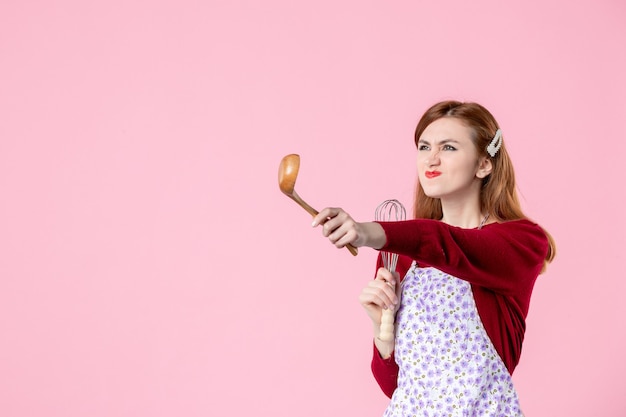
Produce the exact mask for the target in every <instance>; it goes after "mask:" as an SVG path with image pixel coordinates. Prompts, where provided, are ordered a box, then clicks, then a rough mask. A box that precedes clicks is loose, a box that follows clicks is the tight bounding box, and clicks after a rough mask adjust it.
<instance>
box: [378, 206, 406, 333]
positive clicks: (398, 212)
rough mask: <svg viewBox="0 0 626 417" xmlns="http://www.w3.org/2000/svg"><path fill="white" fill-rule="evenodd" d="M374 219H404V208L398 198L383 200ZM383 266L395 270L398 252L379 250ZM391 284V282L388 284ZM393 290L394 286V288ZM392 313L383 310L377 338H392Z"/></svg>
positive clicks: (391, 270) (388, 310)
mask: <svg viewBox="0 0 626 417" xmlns="http://www.w3.org/2000/svg"><path fill="white" fill-rule="evenodd" d="M374 219H375V220H377V221H383V222H387V221H399V220H406V210H405V208H404V206H403V205H402V203H400V202H399V201H398V200H385V201H383V202H382V203H380V204H379V205H378V207H376V213H375V214H374ZM380 255H381V257H382V260H383V266H384V267H385V269H387V270H388V271H390V272H395V271H396V265H397V263H398V254H397V253H391V252H386V251H381V252H380ZM389 285H391V284H389ZM394 290H395V288H394ZM394 327H395V326H394V313H393V311H391V310H390V309H385V310H383V314H382V317H381V323H380V334H379V336H378V338H379V339H380V340H382V341H385V342H390V341H392V340H393V333H394Z"/></svg>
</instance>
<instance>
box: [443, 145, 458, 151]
mask: <svg viewBox="0 0 626 417" xmlns="http://www.w3.org/2000/svg"><path fill="white" fill-rule="evenodd" d="M443 150H444V151H456V148H455V147H454V146H452V145H444V147H443Z"/></svg>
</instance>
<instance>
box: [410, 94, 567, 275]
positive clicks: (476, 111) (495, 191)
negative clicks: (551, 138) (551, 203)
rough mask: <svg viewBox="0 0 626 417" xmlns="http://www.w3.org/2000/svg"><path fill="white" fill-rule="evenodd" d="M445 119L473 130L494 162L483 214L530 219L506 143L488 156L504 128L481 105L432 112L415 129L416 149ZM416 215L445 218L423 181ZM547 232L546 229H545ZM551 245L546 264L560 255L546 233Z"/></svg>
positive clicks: (452, 105) (451, 104) (447, 105)
mask: <svg viewBox="0 0 626 417" xmlns="http://www.w3.org/2000/svg"><path fill="white" fill-rule="evenodd" d="M443 117H449V118H454V119H457V120H459V121H460V122H462V123H463V124H464V125H466V126H467V127H469V128H470V129H471V131H472V141H473V142H474V146H475V147H476V150H477V151H478V155H479V156H487V157H488V158H490V159H491V163H492V166H493V168H492V171H491V174H489V175H488V176H487V177H486V178H484V179H483V186H482V188H481V191H480V208H481V210H482V212H483V213H486V214H489V218H490V219H493V220H496V221H498V222H505V221H509V220H519V219H526V218H527V217H526V215H524V213H523V211H522V208H521V205H520V202H519V198H518V196H517V186H516V184H515V172H514V170H513V163H512V162H511V158H510V157H509V154H508V152H507V150H506V143H505V142H504V140H503V141H502V146H501V147H500V150H499V151H498V153H496V155H495V156H494V157H491V156H490V155H489V154H488V153H487V146H488V145H489V143H490V142H491V140H492V139H493V137H494V136H495V134H496V131H497V130H498V129H499V128H500V127H499V126H498V122H497V121H496V119H495V118H494V117H493V115H492V114H491V113H490V112H489V110H487V109H486V108H484V107H483V106H481V105H480V104H478V103H471V102H468V103H462V102H460V101H453V100H450V101H442V102H440V103H437V104H435V105H433V106H432V107H431V108H429V109H428V110H427V111H426V112H425V113H424V115H423V116H422V118H421V119H420V121H419V122H418V123H417V127H416V128H415V145H416V146H418V141H419V139H420V137H421V136H422V133H423V132H424V129H426V128H427V127H428V126H429V125H430V124H431V123H432V122H434V121H435V120H438V119H441V118H443ZM413 214H414V217H415V218H416V219H435V220H439V219H441V218H442V217H443V212H442V209H441V200H440V199H438V198H431V197H428V196H427V195H426V193H424V189H423V188H422V186H421V184H420V183H419V181H418V182H417V189H416V193H415V204H414V206H413ZM544 231H545V229H544ZM545 233H546V236H547V237H548V241H549V249H548V254H547V256H546V264H547V263H549V262H551V261H552V259H554V256H555V255H556V246H555V243H554V239H552V236H550V234H549V233H548V232H547V231H545Z"/></svg>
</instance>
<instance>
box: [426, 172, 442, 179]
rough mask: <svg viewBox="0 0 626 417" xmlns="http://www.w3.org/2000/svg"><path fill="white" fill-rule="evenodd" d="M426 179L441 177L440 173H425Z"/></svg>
mask: <svg viewBox="0 0 626 417" xmlns="http://www.w3.org/2000/svg"><path fill="white" fill-rule="evenodd" d="M425 175H426V178H435V177H438V176H440V175H441V172H439V171H426V173H425Z"/></svg>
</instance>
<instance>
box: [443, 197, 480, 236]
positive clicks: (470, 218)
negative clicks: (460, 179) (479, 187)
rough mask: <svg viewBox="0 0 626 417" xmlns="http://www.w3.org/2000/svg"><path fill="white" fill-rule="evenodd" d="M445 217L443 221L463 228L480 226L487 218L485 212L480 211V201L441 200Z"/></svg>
mask: <svg viewBox="0 0 626 417" xmlns="http://www.w3.org/2000/svg"><path fill="white" fill-rule="evenodd" d="M441 209H442V212H443V217H442V218H441V221H442V222H444V223H446V224H449V225H450V226H456V227H461V228H463V229H474V228H476V227H479V226H480V225H481V224H482V222H484V219H485V213H482V212H481V211H480V201H478V198H476V199H475V201H467V200H464V201H461V202H458V201H444V200H442V201H441Z"/></svg>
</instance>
